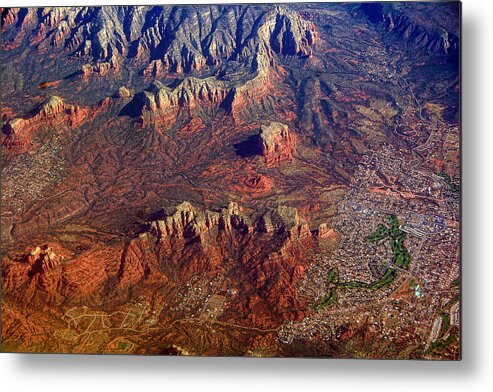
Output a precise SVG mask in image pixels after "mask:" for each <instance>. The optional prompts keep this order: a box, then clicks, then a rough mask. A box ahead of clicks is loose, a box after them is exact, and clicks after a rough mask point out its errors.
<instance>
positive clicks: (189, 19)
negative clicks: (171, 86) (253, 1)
mask: <svg viewBox="0 0 493 392" xmlns="http://www.w3.org/2000/svg"><path fill="white" fill-rule="evenodd" d="M2 31H3V32H4V33H5V34H6V35H7V36H14V34H15V33H16V32H18V31H22V33H23V34H24V35H28V33H31V34H30V38H29V40H30V43H31V44H32V45H34V44H35V45H38V47H39V48H40V49H42V50H43V51H47V50H49V49H50V48H51V49H52V50H56V51H64V52H68V53H70V54H71V55H73V56H79V57H81V58H84V59H86V60H87V61H88V63H87V64H86V65H84V66H83V67H82V68H81V69H80V72H81V74H82V75H83V76H84V77H85V78H87V77H89V76H92V75H97V76H105V75H106V74H107V73H108V72H110V70H111V71H112V72H119V70H120V69H121V67H122V66H123V63H124V62H126V61H132V62H135V63H136V64H140V65H141V66H143V68H142V71H141V72H142V73H143V74H144V75H145V76H150V77H161V76H165V75H168V74H174V75H181V74H184V73H190V72H198V71H201V70H203V69H209V70H210V69H212V68H214V67H217V66H218V65H221V64H223V63H225V62H226V61H238V62H242V63H246V64H247V65H248V66H251V65H252V62H255V61H256V60H254V57H255V55H256V54H257V53H259V52H263V51H266V52H267V53H269V52H275V53H279V54H282V55H287V56H310V55H311V45H313V43H314V41H315V37H316V35H317V34H316V32H315V27H314V25H313V24H312V23H311V22H308V21H305V20H303V19H300V18H299V16H298V15H297V14H296V13H295V12H293V11H290V10H287V9H285V8H283V7H281V6H277V7H275V8H274V9H273V10H270V11H265V9H263V8H262V7H256V6H252V7H247V6H231V7H219V6H198V7H189V8H183V7H175V6H169V7H147V6H141V7H97V8H87V7H64V8H57V7H54V8H43V9H40V10H39V12H36V11H35V10H34V9H30V10H29V11H28V12H27V14H26V13H25V12H24V11H23V10H22V9H20V8H9V9H6V10H5V11H4V12H3V14H2ZM23 39H24V36H18V37H16V38H15V39H13V41H12V42H7V43H6V44H4V46H5V48H14V47H16V46H18V45H20V44H21V42H22V40H23Z"/></svg>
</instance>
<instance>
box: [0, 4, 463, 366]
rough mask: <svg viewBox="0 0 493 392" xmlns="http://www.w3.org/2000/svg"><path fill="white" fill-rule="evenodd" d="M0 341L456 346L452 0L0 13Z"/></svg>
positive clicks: (429, 352) (73, 348) (8, 345)
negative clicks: (0, 317)
mask: <svg viewBox="0 0 493 392" xmlns="http://www.w3.org/2000/svg"><path fill="white" fill-rule="evenodd" d="M1 18H2V42H1V47H2V50H1V55H0V61H1V75H2V81H1V112H2V113H1V129H2V184H1V195H2V211H1V223H2V350H3V351H4V352H48V353H91V354H95V353H99V354H150V355H156V354H157V355H199V356H252V357H319V358H378V359H384V358H386V359H389V358H390V359H440V360H457V359H460V320H459V315H460V70H459V65H460V4H459V3H458V2H440V3H425V2H419V3H413V2H411V3H404V2H402V3H400V2H390V3H388V2H387V3H384V2H382V3H379V2H372V3H328V4H323V3H318V4H309V3H306V4H305V3H298V4H286V5H282V4H278V5H272V4H256V5H247V4H243V5H234V4H231V5H208V6H186V5H177V6H173V5H163V6H121V7H120V6H114V7H113V6H111V7H110V6H107V7H50V8H5V9H3V10H2V15H1Z"/></svg>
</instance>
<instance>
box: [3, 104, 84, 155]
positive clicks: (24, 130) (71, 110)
mask: <svg viewBox="0 0 493 392" xmlns="http://www.w3.org/2000/svg"><path fill="white" fill-rule="evenodd" d="M86 115H87V109H82V108H80V107H79V106H77V105H70V104H67V103H65V102H64V101H63V99H62V98H60V97H58V96H52V97H50V98H48V99H47V100H46V101H45V103H43V104H42V105H41V106H40V107H39V108H38V110H37V111H36V112H35V114H34V115H33V116H32V117H29V118H14V119H12V120H10V121H8V122H7V123H6V124H5V125H4V126H3V128H2V133H3V135H4V138H3V142H2V144H3V145H4V146H5V147H8V148H14V147H15V148H21V149H22V148H25V147H26V146H27V145H28V144H29V143H30V142H31V139H32V136H33V133H34V132H35V131H36V130H37V129H38V128H39V127H41V126H42V125H43V124H47V123H52V124H59V123H65V124H66V125H68V126H69V127H76V126H78V125H80V124H81V123H82V121H83V120H84V118H85V117H86Z"/></svg>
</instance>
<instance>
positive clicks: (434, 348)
mask: <svg viewBox="0 0 493 392" xmlns="http://www.w3.org/2000/svg"><path fill="white" fill-rule="evenodd" d="M456 340H457V336H456V335H455V334H453V333H451V334H450V335H449V336H448V337H447V338H445V339H440V340H437V341H436V342H433V343H432V344H431V345H430V348H429V349H428V353H429V354H433V355H439V354H440V353H441V352H442V351H443V350H445V349H446V348H447V347H448V346H450V345H451V344H452V343H454V342H455V341H456Z"/></svg>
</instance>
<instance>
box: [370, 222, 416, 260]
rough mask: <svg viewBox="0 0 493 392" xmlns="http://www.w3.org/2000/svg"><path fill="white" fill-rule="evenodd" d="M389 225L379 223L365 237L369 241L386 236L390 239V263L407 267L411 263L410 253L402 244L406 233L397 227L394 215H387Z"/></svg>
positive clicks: (376, 240) (377, 240) (379, 239)
mask: <svg viewBox="0 0 493 392" xmlns="http://www.w3.org/2000/svg"><path fill="white" fill-rule="evenodd" d="M389 224H390V226H389V227H385V225H383V224H380V225H378V227H377V228H376V230H375V231H374V232H373V233H372V234H370V235H369V236H368V237H366V239H367V241H369V242H380V241H382V240H384V239H386V238H388V239H389V241H390V248H391V249H392V252H393V258H392V263H393V264H394V265H396V266H397V267H399V268H403V269H408V268H409V263H411V254H410V253H409V251H408V250H407V249H406V247H405V246H404V240H405V239H406V233H405V232H403V231H402V230H401V229H400V228H399V221H398V220H397V217H396V216H395V215H390V216H389Z"/></svg>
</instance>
